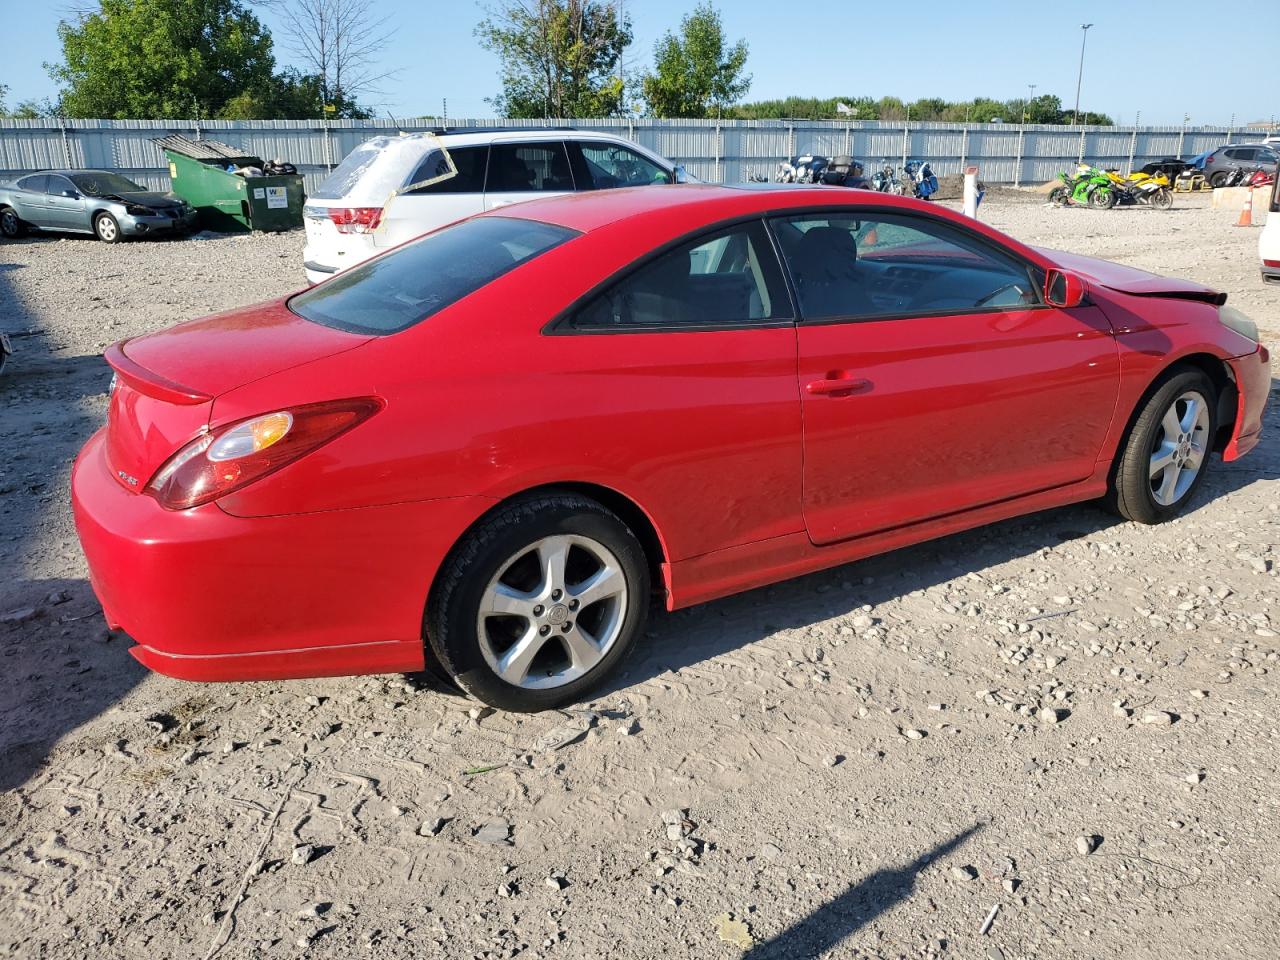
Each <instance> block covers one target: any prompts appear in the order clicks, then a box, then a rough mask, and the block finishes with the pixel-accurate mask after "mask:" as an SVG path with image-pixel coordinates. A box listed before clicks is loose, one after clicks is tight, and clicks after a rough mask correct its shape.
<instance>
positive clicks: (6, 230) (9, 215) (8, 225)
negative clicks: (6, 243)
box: [0, 210, 19, 237]
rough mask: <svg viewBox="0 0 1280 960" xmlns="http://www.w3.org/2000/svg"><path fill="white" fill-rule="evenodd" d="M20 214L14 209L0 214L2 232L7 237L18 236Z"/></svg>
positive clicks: (0, 230)
mask: <svg viewBox="0 0 1280 960" xmlns="http://www.w3.org/2000/svg"><path fill="white" fill-rule="evenodd" d="M18 224H19V220H18V215H17V214H16V213H14V212H13V211H12V210H6V211H5V212H4V213H2V214H0V233H3V234H4V235H5V236H6V237H16V236H17V235H18V232H19V231H18Z"/></svg>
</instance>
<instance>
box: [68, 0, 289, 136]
mask: <svg viewBox="0 0 1280 960" xmlns="http://www.w3.org/2000/svg"><path fill="white" fill-rule="evenodd" d="M58 36H59V38H60V39H61V41H62V53H63V62H62V63H60V64H56V65H54V66H52V67H48V69H49V72H50V74H51V75H52V76H53V77H54V79H56V80H58V81H60V82H61V83H63V84H65V89H64V90H63V92H62V98H61V103H60V108H61V112H62V113H63V114H64V115H66V116H69V117H104V118H114V119H132V118H178V117H191V116H203V117H213V116H218V115H219V114H220V113H221V112H222V111H223V110H224V109H225V108H226V106H227V104H228V103H230V102H231V101H232V100H234V99H235V98H237V97H240V96H242V95H244V94H245V93H251V94H252V93H256V92H257V91H260V90H265V89H268V88H269V87H270V84H271V82H272V71H273V69H274V67H275V58H274V56H273V55H272V51H271V36H270V34H269V33H268V32H267V31H266V30H265V29H264V28H263V26H262V24H261V23H259V21H258V19H257V17H255V16H254V15H253V14H252V13H250V12H249V10H248V9H247V8H246V7H245V6H244V5H243V4H242V3H241V2H240V0H101V3H100V4H99V6H98V9H97V10H96V11H93V12H89V13H84V14H81V15H79V16H78V17H77V19H76V20H75V22H67V21H63V22H62V23H60V24H59V25H58Z"/></svg>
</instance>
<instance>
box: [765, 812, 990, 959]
mask: <svg viewBox="0 0 1280 960" xmlns="http://www.w3.org/2000/svg"><path fill="white" fill-rule="evenodd" d="M981 829H982V825H981V824H974V825H973V826H972V827H969V828H968V829H967V830H962V831H961V832H960V833H957V834H956V835H955V836H954V837H952V838H951V839H950V840H947V841H945V842H943V843H939V844H938V845H937V846H935V847H933V848H932V849H930V850H928V851H926V852H925V853H922V854H921V855H920V856H918V857H916V858H915V859H914V860H912V861H911V862H910V863H908V864H906V865H905V866H901V867H897V868H895V869H887V870H877V871H876V872H875V873H872V874H869V875H868V876H866V877H864V878H863V879H861V880H859V881H858V882H857V883H855V884H853V885H852V886H850V887H849V889H848V890H846V891H845V892H844V893H842V894H840V896H838V897H836V898H835V899H834V900H830V901H828V902H827V903H824V904H823V905H822V906H820V907H818V909H816V910H814V911H813V912H812V913H810V914H809V915H808V916H807V917H805V918H804V919H802V920H798V921H796V922H795V923H793V924H792V925H791V926H789V927H787V929H785V930H783V931H782V932H781V933H779V934H777V935H776V936H773V937H770V938H769V939H768V940H764V941H761V942H760V943H758V944H756V945H755V946H753V947H751V948H750V949H749V950H747V952H746V953H744V954H743V955H742V960H794V958H796V957H818V956H825V955H826V954H827V951H829V950H832V949H834V948H836V947H838V946H839V945H840V944H841V943H842V942H843V941H844V940H845V939H846V938H848V937H850V936H852V935H853V934H854V933H856V932H857V931H859V930H861V929H862V928H863V927H865V926H866V925H867V924H869V923H871V922H873V921H874V920H875V919H876V918H877V917H879V916H880V915H881V914H883V913H885V912H886V911H888V910H891V909H892V908H893V907H895V906H897V905H898V904H900V903H902V902H903V901H904V900H906V899H907V898H908V897H910V896H911V893H912V891H913V890H914V889H915V886H916V879H917V877H919V876H920V873H921V872H922V871H923V870H924V869H925V868H926V867H929V866H930V865H932V864H933V863H935V862H936V861H937V860H939V859H941V858H942V857H945V856H946V855H947V854H949V853H951V852H952V851H954V850H956V849H957V848H959V847H960V846H961V845H962V844H963V843H964V842H965V841H966V840H968V839H969V838H970V837H971V836H973V835H974V834H975V833H978V832H979V831H980V830H981Z"/></svg>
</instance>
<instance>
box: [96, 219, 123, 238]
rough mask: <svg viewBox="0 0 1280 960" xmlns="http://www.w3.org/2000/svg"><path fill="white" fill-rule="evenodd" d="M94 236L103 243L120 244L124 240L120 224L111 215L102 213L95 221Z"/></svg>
mask: <svg viewBox="0 0 1280 960" xmlns="http://www.w3.org/2000/svg"><path fill="white" fill-rule="evenodd" d="M93 235H94V236H95V237H97V238H98V239H99V240H101V241H102V242H103V243H119V242H120V241H121V240H123V239H124V234H122V233H121V232H120V224H119V223H117V222H116V218H115V217H113V216H112V215H111V214H109V213H100V214H98V215H97V216H96V217H94V220H93Z"/></svg>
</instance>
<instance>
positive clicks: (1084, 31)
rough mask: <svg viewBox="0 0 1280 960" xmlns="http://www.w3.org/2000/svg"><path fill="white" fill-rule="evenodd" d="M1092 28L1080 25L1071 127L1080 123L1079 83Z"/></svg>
mask: <svg viewBox="0 0 1280 960" xmlns="http://www.w3.org/2000/svg"><path fill="white" fill-rule="evenodd" d="M1092 26H1093V24H1092V23H1082V24H1080V72H1079V73H1077V74H1076V109H1075V114H1074V116H1073V117H1072V119H1071V124H1072V126H1074V125H1075V124H1077V123H1079V122H1080V83H1081V82H1082V81H1083V80H1084V43H1085V41H1086V40H1088V39H1089V28H1090V27H1092Z"/></svg>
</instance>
